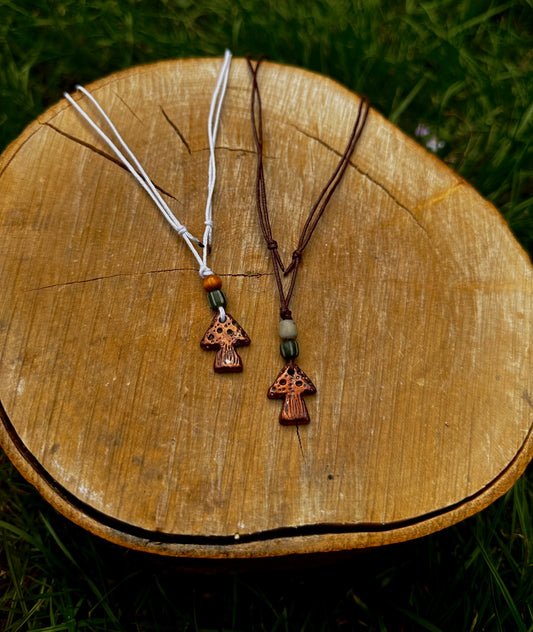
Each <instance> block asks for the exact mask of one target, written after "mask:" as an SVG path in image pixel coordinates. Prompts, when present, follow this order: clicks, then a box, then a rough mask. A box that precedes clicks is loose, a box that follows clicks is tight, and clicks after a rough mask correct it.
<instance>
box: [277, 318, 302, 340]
mask: <svg viewBox="0 0 533 632" xmlns="http://www.w3.org/2000/svg"><path fill="white" fill-rule="evenodd" d="M278 331H279V337H280V338H283V339H284V340H290V339H294V338H297V337H298V327H296V323H295V322H294V320H291V319H290V318H287V319H286V320H282V321H280V323H279V328H278Z"/></svg>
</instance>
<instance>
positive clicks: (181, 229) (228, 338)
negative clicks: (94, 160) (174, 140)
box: [64, 50, 250, 373]
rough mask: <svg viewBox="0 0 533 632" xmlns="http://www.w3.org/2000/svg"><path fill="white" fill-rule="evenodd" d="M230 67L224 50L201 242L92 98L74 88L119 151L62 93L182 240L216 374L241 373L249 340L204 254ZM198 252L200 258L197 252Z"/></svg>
mask: <svg viewBox="0 0 533 632" xmlns="http://www.w3.org/2000/svg"><path fill="white" fill-rule="evenodd" d="M230 65H231V53H230V51H229V50H226V52H225V55H224V62H223V64H222V68H221V69H220V72H219V75H218V79H217V83H216V86H215V89H214V90H213V95H212V98H211V107H210V110H209V117H208V121H207V135H208V139H209V169H208V185H207V201H206V206H205V220H204V224H205V230H204V235H203V243H202V242H201V241H200V240H199V239H198V238H196V237H195V236H194V235H192V234H191V233H190V232H189V231H188V230H187V228H186V226H184V225H183V224H182V223H181V222H180V221H179V220H178V218H177V217H176V216H175V215H174V213H173V212H172V211H171V209H170V207H169V206H168V204H167V203H166V202H165V200H164V199H163V197H162V196H161V194H160V193H159V191H158V190H157V189H156V187H155V186H154V184H153V182H152V181H151V180H150V178H149V176H148V175H147V173H146V171H145V170H144V169H143V167H142V165H141V164H140V162H139V161H138V160H137V158H136V157H135V155H134V154H133V152H132V151H131V149H130V148H129V147H128V145H127V144H126V142H125V141H124V139H123V138H122V136H121V135H120V134H119V132H118V130H117V128H116V127H115V126H114V125H113V123H112V122H111V119H110V118H109V117H108V116H107V114H106V113H105V112H104V110H103V108H102V107H101V106H100V104H99V103H98V102H97V101H96V99H95V98H94V97H93V96H92V95H91V94H90V93H89V92H88V91H87V90H86V89H85V88H84V87H82V86H76V89H77V90H79V91H80V92H82V93H83V94H84V95H85V96H86V97H87V98H88V99H89V100H90V101H91V103H92V104H93V105H94V106H95V107H96V109H97V110H98V112H99V113H100V115H101V116H102V117H103V119H104V121H105V122H106V124H107V126H108V127H109V129H110V130H111V132H112V133H113V135H114V136H115V139H116V141H117V142H118V145H119V146H120V148H119V147H118V146H117V144H115V142H113V140H111V138H110V137H109V136H107V134H106V133H105V132H103V131H102V129H101V128H100V127H99V126H98V124H97V123H95V121H93V120H92V119H91V117H90V116H89V115H88V114H87V113H86V112H85V111H84V110H83V109H82V108H81V107H80V105H79V104H78V103H77V102H76V101H75V100H74V99H73V98H72V97H71V96H70V95H69V94H66V93H65V95H64V96H65V98H66V99H67V100H68V101H69V103H70V104H71V105H72V106H73V107H74V108H75V109H76V111H77V112H78V113H79V114H80V115H81V116H82V117H83V118H84V119H85V120H86V121H87V123H89V125H90V126H91V127H92V128H93V130H94V131H95V132H96V133H97V134H98V135H99V136H100V137H101V138H102V139H103V140H104V141H105V143H106V144H107V145H108V146H109V148H110V149H111V150H112V151H113V153H114V154H115V155H116V156H117V157H118V159H119V160H120V161H121V162H122V164H123V165H124V166H125V167H126V168H127V169H128V171H129V172H130V173H131V175H132V176H133V177H134V178H135V179H136V180H137V182H138V183H139V184H140V185H141V186H142V188H143V189H144V190H145V191H146V192H147V193H148V195H149V196H150V198H151V199H152V201H153V202H154V204H155V205H156V207H157V208H158V209H159V210H160V211H161V213H162V214H163V216H164V217H165V219H166V220H167V221H168V223H169V224H170V225H171V226H172V228H174V230H175V231H176V232H177V233H178V235H180V237H182V239H183V240H184V241H185V243H186V244H187V246H188V248H189V250H190V251H191V252H192V254H193V256H194V258H195V259H196V261H197V263H198V274H199V275H200V277H202V279H203V287H204V289H205V291H206V292H207V293H208V294H207V298H208V301H209V305H210V306H211V308H212V309H214V310H215V311H216V312H217V313H216V314H215V316H214V317H213V320H212V321H211V325H210V326H209V328H208V330H207V331H206V333H205V335H204V337H203V338H202V341H201V342H200V346H201V347H202V349H205V350H207V351H216V352H217V353H216V356H215V362H214V370H215V371H216V372H218V373H235V372H240V371H242V359H241V357H240V356H239V355H238V353H237V352H236V350H235V347H242V346H246V345H249V344H250V338H249V337H248V335H247V334H246V332H245V331H244V329H243V328H242V327H241V326H240V325H239V324H238V323H237V321H236V320H234V319H233V318H232V317H231V316H230V315H229V314H228V313H227V312H226V311H225V307H226V296H225V294H224V292H223V291H222V290H221V287H222V280H221V279H220V277H218V276H217V275H216V274H214V273H213V271H212V270H211V268H209V266H208V265H207V255H208V251H209V248H208V247H207V246H210V245H211V244H212V241H213V193H214V190H215V182H216V161H215V145H216V138H217V132H218V125H219V122H220V114H221V110H222V104H223V102H224V96H225V94H226V87H227V84H228V77H229V71H230ZM198 249H200V250H201V251H202V255H200V252H199V250H198Z"/></svg>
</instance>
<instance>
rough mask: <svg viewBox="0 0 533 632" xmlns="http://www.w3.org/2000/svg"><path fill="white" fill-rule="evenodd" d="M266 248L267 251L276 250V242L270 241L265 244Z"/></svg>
mask: <svg viewBox="0 0 533 632" xmlns="http://www.w3.org/2000/svg"><path fill="white" fill-rule="evenodd" d="M267 248H268V249H269V250H277V249H278V242H277V241H276V240H275V239H272V240H271V241H268V242H267Z"/></svg>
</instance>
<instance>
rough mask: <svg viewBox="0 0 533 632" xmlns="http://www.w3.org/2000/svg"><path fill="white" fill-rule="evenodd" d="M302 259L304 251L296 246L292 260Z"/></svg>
mask: <svg viewBox="0 0 533 632" xmlns="http://www.w3.org/2000/svg"><path fill="white" fill-rule="evenodd" d="M301 259H302V251H301V250H300V249H299V248H296V250H295V251H294V252H293V253H292V260H293V261H301Z"/></svg>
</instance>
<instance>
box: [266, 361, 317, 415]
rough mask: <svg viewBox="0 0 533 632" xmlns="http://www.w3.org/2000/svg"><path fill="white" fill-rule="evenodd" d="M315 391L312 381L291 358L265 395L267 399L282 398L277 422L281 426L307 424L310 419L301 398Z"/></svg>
mask: <svg viewBox="0 0 533 632" xmlns="http://www.w3.org/2000/svg"><path fill="white" fill-rule="evenodd" d="M315 393H316V388H315V385H314V384H313V382H311V380H310V379H309V378H308V377H307V375H306V374H305V373H304V372H303V371H302V369H300V367H299V366H298V365H297V364H295V362H294V360H292V359H291V360H289V361H288V362H287V364H286V365H285V367H284V368H283V370H282V371H281V373H280V374H279V375H278V377H277V378H276V381H275V382H274V384H272V386H271V387H270V388H269V389H268V393H267V396H268V398H269V399H283V406H282V407H281V413H280V415H279V423H280V424H281V425H283V426H294V425H296V424H308V423H309V422H310V421H311V420H310V418H309V413H308V411H307V406H306V405H305V402H304V400H303V398H304V397H305V396H306V395H314V394H315Z"/></svg>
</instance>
